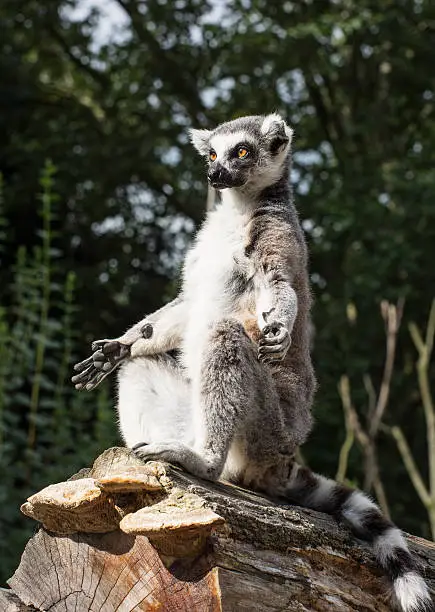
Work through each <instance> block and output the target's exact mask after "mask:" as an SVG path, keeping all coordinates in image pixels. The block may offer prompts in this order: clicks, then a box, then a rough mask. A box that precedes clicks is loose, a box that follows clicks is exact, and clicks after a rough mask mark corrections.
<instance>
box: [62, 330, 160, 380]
mask: <svg viewBox="0 0 435 612" xmlns="http://www.w3.org/2000/svg"><path fill="white" fill-rule="evenodd" d="M140 331H141V334H142V337H143V338H146V339H148V338H150V337H151V336H152V333H153V328H152V325H150V324H149V323H147V324H146V325H144V326H143V327H142V329H141V330H140ZM132 344H133V343H130V344H127V343H124V342H121V341H120V340H110V339H107V338H106V339H104V340H95V341H94V342H93V343H92V350H93V351H94V352H93V354H92V355H91V356H90V357H88V358H87V359H85V360H84V361H81V362H80V363H77V364H76V365H75V366H74V370H75V371H76V372H78V374H76V375H75V376H73V377H72V379H71V380H72V382H73V383H74V385H75V388H76V389H78V390H79V391H80V390H81V389H86V391H92V390H93V389H95V388H96V387H97V386H98V385H99V384H100V383H101V382H102V381H103V380H104V379H105V378H106V377H107V376H109V374H111V373H112V372H113V371H114V370H116V368H118V367H119V366H120V365H121V363H122V362H123V361H125V360H126V359H127V358H128V357H130V354H131V345H132Z"/></svg>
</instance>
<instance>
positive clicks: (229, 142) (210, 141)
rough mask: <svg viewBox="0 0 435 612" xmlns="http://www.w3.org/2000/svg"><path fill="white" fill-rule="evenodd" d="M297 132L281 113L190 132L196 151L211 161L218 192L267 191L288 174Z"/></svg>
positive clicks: (211, 175) (212, 180) (210, 177)
mask: <svg viewBox="0 0 435 612" xmlns="http://www.w3.org/2000/svg"><path fill="white" fill-rule="evenodd" d="M292 134H293V130H292V129H291V128H290V127H289V126H288V125H287V124H286V122H285V121H284V119H282V117H280V116H279V115H278V114H276V113H273V114H271V115H252V116H249V117H240V118H239V119H234V121H228V122H227V123H222V124H221V125H218V126H217V128H216V129H214V130H190V137H191V140H192V143H193V144H194V146H195V148H196V149H197V150H198V151H199V152H200V154H201V155H203V156H204V157H206V159H207V160H208V180H209V181H210V184H211V185H212V187H214V188H215V189H228V188H243V187H245V186H246V187H250V188H253V189H264V188H265V187H268V186H269V185H273V184H274V183H276V182H277V181H278V180H279V179H280V178H281V177H282V176H283V174H284V172H287V162H288V160H289V156H290V144H291V138H292Z"/></svg>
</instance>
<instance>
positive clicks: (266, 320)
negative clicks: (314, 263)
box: [251, 214, 303, 362]
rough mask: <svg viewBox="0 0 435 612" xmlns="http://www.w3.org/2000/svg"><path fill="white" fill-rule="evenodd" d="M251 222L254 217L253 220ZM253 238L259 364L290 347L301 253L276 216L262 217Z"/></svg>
mask: <svg viewBox="0 0 435 612" xmlns="http://www.w3.org/2000/svg"><path fill="white" fill-rule="evenodd" d="M254 222H255V218H254ZM251 231H252V233H253V235H255V236H256V238H257V240H256V246H255V258H254V261H255V269H256V272H255V275H254V279H253V280H254V288H255V301H256V315H257V324H258V327H259V329H260V331H261V334H262V335H261V338H260V341H259V350H258V357H259V359H260V361H263V362H267V361H281V360H282V359H284V357H285V356H286V354H287V351H288V349H289V348H290V345H291V333H292V330H293V325H294V322H295V320H296V316H297V312H298V301H297V295H296V292H295V290H294V288H293V286H292V285H293V280H294V278H295V275H296V274H297V272H298V270H299V268H300V266H301V260H302V258H303V253H302V252H301V245H300V243H299V241H298V240H297V237H296V236H295V235H294V234H293V232H292V227H291V225H289V223H288V221H287V220H286V219H285V218H280V216H279V215H277V216H276V214H273V215H264V217H260V218H259V219H258V220H257V222H256V226H254V228H253V229H252V230H251Z"/></svg>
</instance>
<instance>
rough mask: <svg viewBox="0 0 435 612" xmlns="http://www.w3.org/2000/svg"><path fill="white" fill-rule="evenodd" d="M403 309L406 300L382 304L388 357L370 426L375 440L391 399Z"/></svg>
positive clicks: (370, 431)
mask: <svg viewBox="0 0 435 612" xmlns="http://www.w3.org/2000/svg"><path fill="white" fill-rule="evenodd" d="M403 307H404V300H403V299H402V298H401V299H399V301H398V302H397V305H394V304H389V303H387V302H382V304H381V313H382V315H383V317H384V319H385V322H386V327H387V329H386V331H387V339H386V356H385V365H384V373H383V376H382V383H381V388H380V390H379V396H378V401H377V404H376V408H375V413H374V415H373V418H372V420H371V422H370V425H369V435H370V437H371V438H375V437H376V436H377V434H378V431H379V426H380V424H381V422H382V418H383V416H384V413H385V410H386V408H387V405H388V400H389V397H390V388H391V378H392V375H393V369H394V361H395V357H396V346H397V334H398V332H399V328H400V323H401V321H402V315H403Z"/></svg>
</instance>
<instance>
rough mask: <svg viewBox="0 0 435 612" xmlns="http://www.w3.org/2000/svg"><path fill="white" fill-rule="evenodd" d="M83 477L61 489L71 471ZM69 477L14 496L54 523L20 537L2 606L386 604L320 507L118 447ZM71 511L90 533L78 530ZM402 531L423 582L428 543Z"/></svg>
mask: <svg viewBox="0 0 435 612" xmlns="http://www.w3.org/2000/svg"><path fill="white" fill-rule="evenodd" d="M83 478H86V481H85V480H82V481H81V482H80V483H77V489H76V490H75V491H76V492H75V493H74V494H73V493H72V489H74V487H75V484H74V482H71V480H72V481H74V480H76V481H78V480H79V479H83ZM71 480H70V481H68V482H67V483H63V484H62V485H61V484H59V485H56V487H55V488H49V489H45V490H43V491H41V493H39V494H37V495H35V496H32V498H29V501H28V502H27V503H26V504H24V505H23V511H24V512H26V513H29V514H30V515H31V516H33V517H34V518H36V519H38V520H41V521H42V523H43V524H45V522H46V521H47V520H48V521H50V526H51V529H52V530H54V531H48V530H46V529H45V528H44V527H42V528H41V529H40V530H39V531H38V533H37V534H36V535H35V536H34V537H33V538H32V539H31V540H30V541H29V542H28V544H27V546H26V549H25V551H24V553H23V556H22V560H21V564H20V566H19V567H18V569H17V570H16V572H15V574H14V575H13V577H12V578H11V579H10V580H9V585H10V587H11V589H12V590H10V591H0V609H3V608H2V604H3V601H5V602H6V601H9V602H10V603H9V604H8V605H10V607H5V608H4V609H6V610H10V612H13V611H15V610H17V611H20V610H26V609H29V608H26V607H25V606H31V608H30V609H36V610H50V611H53V612H57V611H58V610H62V611H65V610H66V611H69V610H75V611H80V612H82V611H83V612H86V611H88V610H89V611H91V610H92V611H100V610H101V611H102V612H115V611H119V612H130V611H133V610H135V611H139V610H147V611H148V610H163V611H165V612H166V611H168V612H172V611H174V612H175V611H177V612H183V611H186V612H192V611H195V612H196V611H198V612H215V611H219V610H224V611H228V612H233V611H234V612H235V611H236V610H237V611H239V610H241V611H243V610H245V611H251V610H254V611H255V610H258V611H262V612H272V611H273V612H278V611H284V610H295V611H309V610H310V611H311V610H316V611H322V612H323V611H325V612H327V611H331V612H332V611H334V612H336V611H343V612H347V611H358V612H369V611H370V612H386V611H387V610H391V609H392V608H391V605H390V604H389V599H388V597H389V585H388V582H387V580H386V579H385V578H384V577H383V576H382V573H381V572H380V571H379V569H378V568H377V567H376V564H375V562H374V560H373V557H372V555H371V553H370V551H369V550H367V549H366V548H364V547H362V546H361V545H360V544H359V543H357V542H356V541H355V539H354V538H353V536H352V535H351V534H350V533H349V532H348V530H347V529H346V528H344V527H342V526H339V525H338V524H337V523H336V522H335V521H334V520H333V519H332V518H330V517H328V516H326V515H323V514H319V513H317V512H314V511H309V510H304V509H301V508H298V507H292V506H288V505H285V504H281V503H279V502H275V501H272V500H270V499H267V498H265V497H262V496H260V495H256V494H254V493H251V492H248V491H245V490H242V489H240V488H238V487H235V486H232V485H229V484H224V483H209V482H205V481H201V480H199V479H196V478H194V477H192V476H190V475H188V474H186V473H184V472H182V471H181V470H178V469H176V468H174V467H171V466H168V465H166V464H160V463H152V464H147V465H146V466H144V464H143V463H142V462H141V461H140V460H139V459H138V458H137V457H136V456H135V455H134V454H133V453H131V452H130V451H128V450H127V449H124V448H114V449H109V450H108V451H106V452H105V453H103V454H102V455H100V457H98V459H97V460H96V462H95V463H94V466H93V467H92V468H91V469H89V470H81V472H80V473H79V474H78V475H76V476H75V477H73V478H72V479H71ZM79 485H80V486H79ZM96 489H100V490H101V495H100V496H98V495H97V494H96V493H95V490H96ZM62 491H63V494H61V493H62ZM38 496H39V497H38ZM80 496H81V497H80ZM79 497H80V499H79ZM89 504H91V505H92V504H94V505H93V506H92V508H93V510H92V511H90V506H89ZM104 504H106V505H105V506H104ZM47 508H48V509H49V512H47ZM108 508H110V511H108ZM68 513H69V514H68ZM116 513H118V515H117V516H118V519H117V520H118V527H117V528H114V527H113V521H114V516H115V515H116ZM92 514H93V515H94V516H93V519H92V521H90V519H89V516H90V515H92ZM57 516H58V517H59V521H58V523H56V520H57V519H56V517H57ZM47 517H48V518H47ZM68 517H69V518H68ZM81 517H82V518H81ZM220 517H221V518H220ZM222 519H224V522H223V521H222ZM81 520H83V521H84V523H83V524H84V525H86V526H88V525H91V528H92V530H93V531H100V532H99V533H98V532H96V533H95V532H94V533H84V532H83V530H81V529H80V521H81ZM56 530H57V531H61V533H59V532H58V533H55V531H56ZM65 530H67V532H65ZM74 531H76V532H75V533H74ZM408 539H409V543H410V546H411V548H412V550H413V552H414V553H415V554H416V555H417V556H418V557H419V558H420V560H421V563H422V566H423V568H424V572H425V577H426V579H427V580H428V582H429V584H430V586H431V588H433V587H434V586H435V547H434V544H433V543H431V542H427V541H425V540H422V539H420V538H416V537H413V536H409V538H408ZM2 598H3V599H2ZM20 605H21V606H22V607H21V608H20V607H19V606H20ZM12 606H15V607H12Z"/></svg>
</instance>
